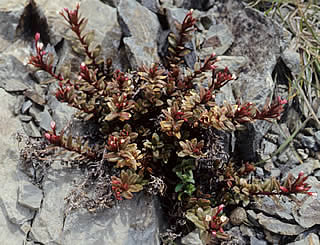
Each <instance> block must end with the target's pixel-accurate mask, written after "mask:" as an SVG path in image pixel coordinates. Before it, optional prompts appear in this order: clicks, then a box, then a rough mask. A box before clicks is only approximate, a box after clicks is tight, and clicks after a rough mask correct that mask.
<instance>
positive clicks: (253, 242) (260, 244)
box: [250, 236, 268, 245]
mask: <svg viewBox="0 0 320 245" xmlns="http://www.w3.org/2000/svg"><path fill="white" fill-rule="evenodd" d="M267 244H268V243H267V242H266V241H263V240H259V239H257V238H256V237H254V236H252V237H250V245H267Z"/></svg>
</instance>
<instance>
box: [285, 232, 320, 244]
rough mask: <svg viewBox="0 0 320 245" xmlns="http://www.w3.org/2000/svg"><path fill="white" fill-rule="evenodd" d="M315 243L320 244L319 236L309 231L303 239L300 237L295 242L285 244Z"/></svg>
mask: <svg viewBox="0 0 320 245" xmlns="http://www.w3.org/2000/svg"><path fill="white" fill-rule="evenodd" d="M316 244H320V242H319V237H318V236H317V235H316V234H314V233H310V234H309V235H308V236H307V237H305V238H304V239H301V240H299V241H295V242H290V243H288V244H287V245H316Z"/></svg>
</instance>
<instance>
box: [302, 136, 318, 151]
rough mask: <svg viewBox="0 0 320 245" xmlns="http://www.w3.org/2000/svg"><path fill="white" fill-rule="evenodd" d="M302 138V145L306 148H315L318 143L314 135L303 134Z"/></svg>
mask: <svg viewBox="0 0 320 245" xmlns="http://www.w3.org/2000/svg"><path fill="white" fill-rule="evenodd" d="M300 140H301V143H302V145H303V146H304V147H306V148H309V149H313V148H314V147H315V145H316V141H315V138H314V137H313V136H305V135H303V136H302V137H301V139H300Z"/></svg>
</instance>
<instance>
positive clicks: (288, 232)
mask: <svg viewBox="0 0 320 245" xmlns="http://www.w3.org/2000/svg"><path fill="white" fill-rule="evenodd" d="M257 217H258V222H259V224H260V225H261V226H262V227H263V228H265V229H267V230H269V231H271V232H273V233H277V234H280V235H285V236H295V235H298V234H300V233H301V232H303V231H304V230H305V229H304V228H302V227H301V226H299V225H292V224H289V223H285V222H282V221H280V220H277V219H275V218H272V217H268V216H265V215H264V214H262V213H259V214H258V215H257Z"/></svg>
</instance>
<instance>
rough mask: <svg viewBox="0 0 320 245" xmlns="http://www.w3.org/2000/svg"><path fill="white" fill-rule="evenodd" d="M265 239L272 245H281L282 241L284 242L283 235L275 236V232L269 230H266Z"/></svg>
mask: <svg viewBox="0 0 320 245" xmlns="http://www.w3.org/2000/svg"><path fill="white" fill-rule="evenodd" d="M263 233H264V239H265V240H267V241H268V242H269V243H270V244H280V241H281V240H282V237H283V236H281V235H278V234H275V233H273V232H270V231H268V230H264V231H263Z"/></svg>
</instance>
